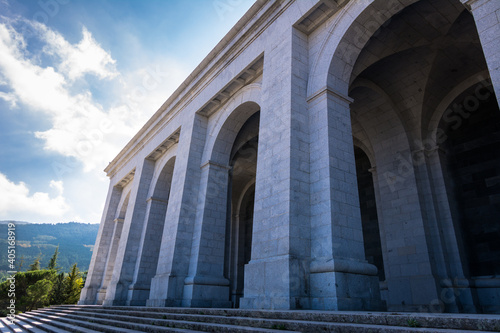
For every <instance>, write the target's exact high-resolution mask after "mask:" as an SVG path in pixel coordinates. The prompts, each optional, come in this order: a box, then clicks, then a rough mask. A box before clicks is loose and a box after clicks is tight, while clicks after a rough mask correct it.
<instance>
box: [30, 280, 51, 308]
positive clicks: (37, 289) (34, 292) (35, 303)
mask: <svg viewBox="0 0 500 333" xmlns="http://www.w3.org/2000/svg"><path fill="white" fill-rule="evenodd" d="M52 285H53V284H52V281H50V280H47V279H43V280H38V281H37V282H36V283H35V284H34V285H32V286H29V287H28V289H26V303H27V306H26V309H27V310H28V311H31V310H33V309H36V308H37V307H39V306H44V305H47V304H48V303H49V302H48V301H49V294H50V291H51V290H52Z"/></svg>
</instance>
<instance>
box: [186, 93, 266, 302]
mask: <svg viewBox="0 0 500 333" xmlns="http://www.w3.org/2000/svg"><path fill="white" fill-rule="evenodd" d="M252 91H254V93H255V92H258V91H260V88H259V85H254V86H253V88H252V87H250V88H248V90H247V93H249V95H246V94H244V93H243V94H241V95H238V96H235V98H234V99H233V100H232V101H230V102H229V104H228V105H226V107H225V108H224V109H222V110H220V111H219V112H222V115H221V116H220V118H219V117H217V118H211V119H209V124H208V128H207V132H208V133H209V134H208V137H207V144H206V145H205V155H204V159H203V161H206V162H205V163H203V164H202V165H201V175H200V177H201V182H200V188H201V190H200V195H199V197H198V198H199V201H198V207H199V210H198V214H197V215H196V221H195V225H194V235H195V236H194V237H193V243H192V250H191V251H192V255H191V260H190V263H191V264H190V267H189V273H188V276H187V277H186V279H185V280H184V292H183V301H182V304H183V305H185V306H202V305H203V306H207V305H206V304H214V306H224V307H230V306H231V305H232V304H231V301H230V281H229V279H228V276H227V274H226V273H227V270H226V267H227V251H226V244H227V243H226V239H228V237H229V236H228V232H229V228H228V224H230V223H229V222H228V220H230V217H231V204H230V202H231V201H229V200H230V195H231V194H230V193H231V192H230V189H231V184H232V183H231V179H232V177H231V172H234V170H235V168H232V167H231V165H230V163H231V162H232V161H231V156H232V150H233V147H234V143H235V142H236V141H237V136H238V134H239V133H241V131H242V128H243V127H244V125H245V124H246V123H247V121H248V120H249V118H252V116H253V115H255V114H257V113H258V112H259V111H260V106H259V104H257V103H256V102H253V101H245V102H243V103H241V104H240V103H239V102H241V101H242V100H245V99H246V98H249V97H251V96H252ZM254 96H255V95H254ZM245 97H246V98H245ZM233 107H234V109H230V108H233ZM257 126H258V125H257ZM215 133H216V134H215ZM255 164H256V163H255ZM207 251H210V253H211V255H210V256H206V255H205V253H207Z"/></svg>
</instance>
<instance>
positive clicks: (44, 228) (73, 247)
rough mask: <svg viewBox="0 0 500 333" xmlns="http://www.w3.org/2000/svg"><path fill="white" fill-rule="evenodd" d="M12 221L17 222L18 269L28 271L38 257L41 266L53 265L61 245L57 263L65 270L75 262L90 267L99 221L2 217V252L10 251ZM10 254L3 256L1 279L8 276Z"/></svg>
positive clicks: (0, 267) (16, 263)
mask: <svg viewBox="0 0 500 333" xmlns="http://www.w3.org/2000/svg"><path fill="white" fill-rule="evenodd" d="M8 222H13V223H14V224H15V225H16V228H15V232H16V260H15V265H16V270H17V271H19V272H21V271H27V270H28V269H30V264H32V263H34V261H35V260H36V259H37V258H38V259H39V264H40V267H42V268H43V267H47V266H49V261H50V259H51V258H52V255H53V253H54V251H55V249H58V251H59V253H58V257H57V263H58V265H59V266H60V269H61V270H62V271H64V272H69V271H70V269H71V265H72V264H73V263H75V262H77V263H78V266H79V267H80V268H81V269H82V270H83V271H86V270H88V267H89V265H90V259H91V258H92V249H93V247H94V243H95V239H96V237H97V231H98V229H99V224H87V223H76V222H69V223H57V224H36V223H27V222H16V221H0V253H2V254H4V253H7V247H8V244H7V233H8V230H7V229H8V227H7V225H8ZM10 270H11V269H9V262H8V256H6V255H1V256H0V282H2V281H5V279H6V278H7V277H8V275H7V273H6V272H7V271H10Z"/></svg>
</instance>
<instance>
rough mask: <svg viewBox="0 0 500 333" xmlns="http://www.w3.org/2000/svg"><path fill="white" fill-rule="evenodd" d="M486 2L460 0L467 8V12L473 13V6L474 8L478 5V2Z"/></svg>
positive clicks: (480, 0)
mask: <svg viewBox="0 0 500 333" xmlns="http://www.w3.org/2000/svg"><path fill="white" fill-rule="evenodd" d="M484 1H485V0H460V2H461V3H462V5H464V6H465V8H467V10H468V11H469V12H471V11H472V6H474V5H475V4H476V3H478V2H484Z"/></svg>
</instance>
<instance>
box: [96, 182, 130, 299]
mask: <svg viewBox="0 0 500 333" xmlns="http://www.w3.org/2000/svg"><path fill="white" fill-rule="evenodd" d="M122 193H123V195H122V198H121V199H120V204H119V205H118V209H117V210H116V215H115V216H116V218H115V219H114V227H113V234H112V236H111V246H110V247H109V252H108V254H107V259H106V269H105V270H104V275H103V276H104V277H103V279H102V283H101V287H100V288H99V292H98V295H97V304H102V302H103V301H104V299H105V297H106V290H107V288H108V286H109V283H110V282H111V278H112V276H113V269H114V267H115V261H116V254H117V252H118V246H119V245H120V238H121V236H122V230H123V222H124V220H125V215H126V214H127V208H128V203H129V198H130V193H131V190H130V189H128V186H126V188H125V189H124V190H123V191H122Z"/></svg>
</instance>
